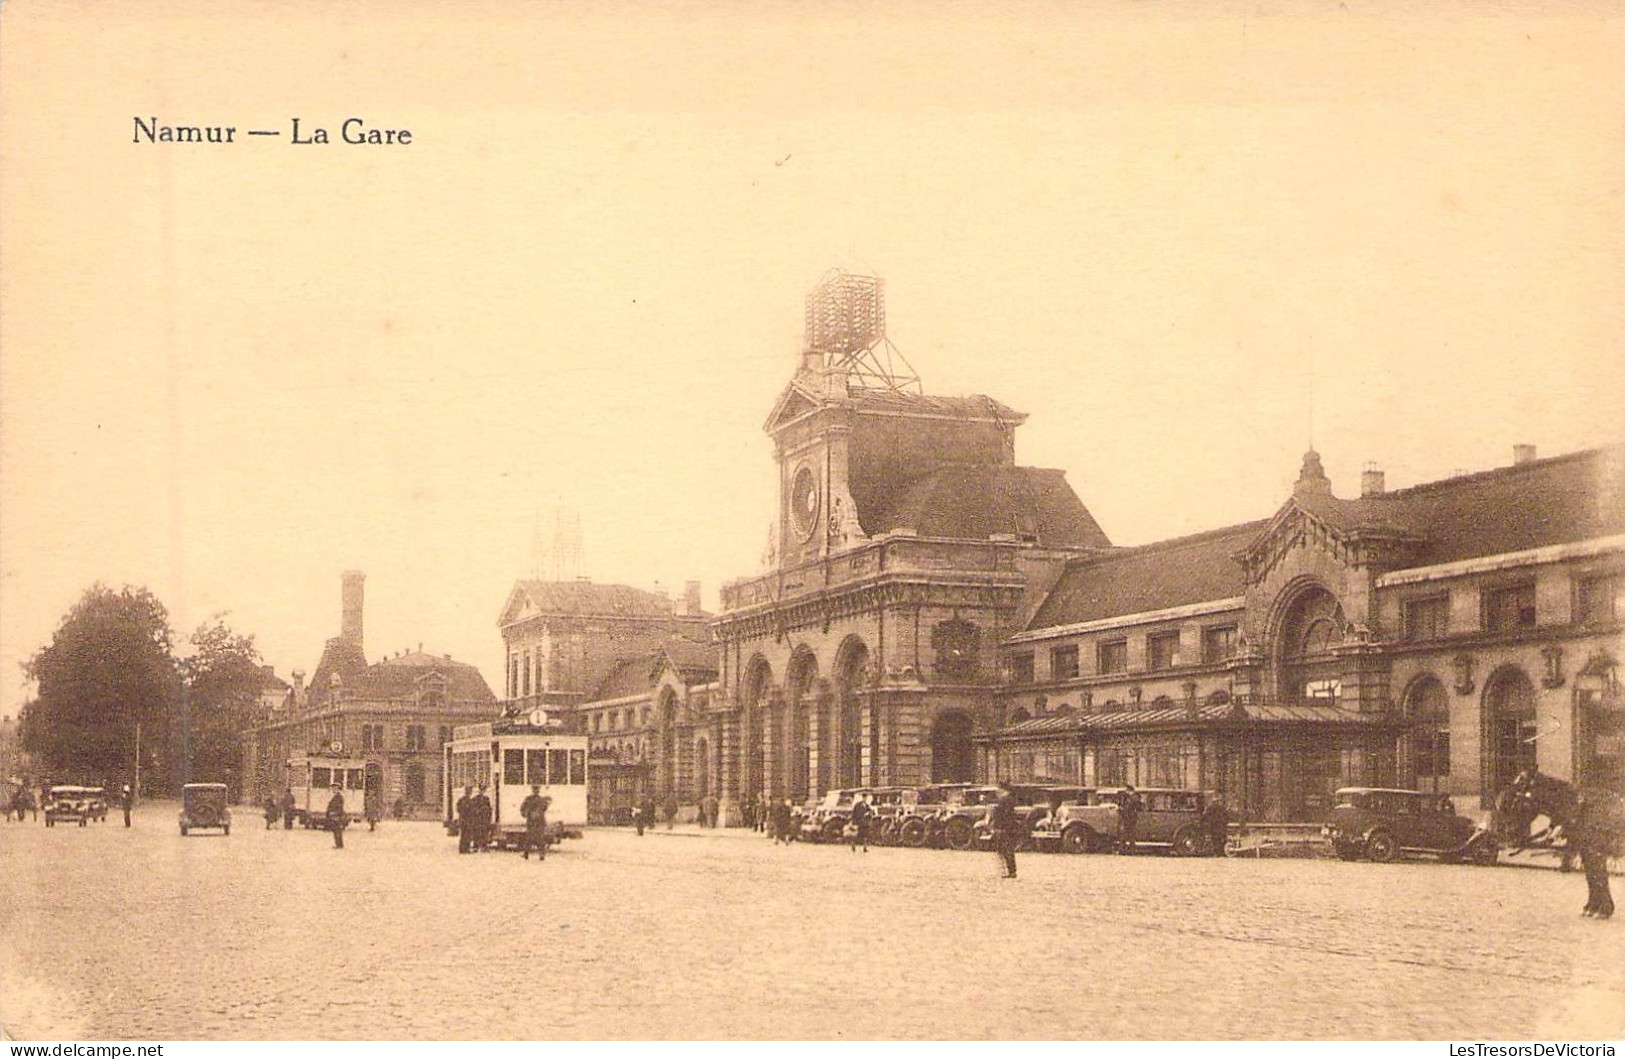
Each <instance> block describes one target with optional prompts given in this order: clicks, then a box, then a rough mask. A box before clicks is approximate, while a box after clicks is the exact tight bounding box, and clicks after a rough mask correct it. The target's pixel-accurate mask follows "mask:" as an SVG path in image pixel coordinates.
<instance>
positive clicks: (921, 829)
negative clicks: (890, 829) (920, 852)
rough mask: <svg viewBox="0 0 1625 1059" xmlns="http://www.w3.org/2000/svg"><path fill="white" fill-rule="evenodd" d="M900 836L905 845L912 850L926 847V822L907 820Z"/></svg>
mask: <svg viewBox="0 0 1625 1059" xmlns="http://www.w3.org/2000/svg"><path fill="white" fill-rule="evenodd" d="M899 836H900V837H901V838H902V840H903V845H905V846H908V847H909V848H911V849H919V848H920V847H921V846H923V845H925V837H926V836H925V821H924V820H918V819H916V820H905V821H904V822H903V827H902V830H901V831H900V832H899Z"/></svg>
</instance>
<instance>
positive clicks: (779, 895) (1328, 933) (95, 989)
mask: <svg viewBox="0 0 1625 1059" xmlns="http://www.w3.org/2000/svg"><path fill="white" fill-rule="evenodd" d="M173 821H174V815H173V808H172V807H170V806H167V805H163V804H161V803H160V804H154V805H152V806H149V807H144V808H143V809H142V810H141V811H139V812H138V814H137V820H136V825H137V826H136V827H135V828H134V829H132V830H129V831H126V830H124V829H123V828H122V827H120V826H119V824H118V821H117V817H116V816H115V817H114V818H113V819H111V820H109V821H108V822H107V823H106V824H92V825H91V826H89V827H87V828H84V829H79V828H72V827H64V828H55V829H51V830H46V829H45V828H44V827H43V826H41V825H37V824H14V823H6V824H0V1018H3V1019H4V1022H5V1028H6V1030H7V1032H9V1033H10V1034H11V1035H13V1036H15V1037H22V1038H39V1037H45V1038H118V1039H187V1038H307V1037H311V1038H414V1037H452V1038H508V1037H517V1038H532V1037H543V1038H545V1037H599V1036H610V1037H699V1036H720V1037H824V1036H846V1037H860V1038H868V1037H883V1038H893V1037H1007V1036H1008V1037H1083V1038H1103V1037H1106V1038H1115V1037H1129V1038H1134V1037H1189V1038H1237V1037H1288V1038H1299V1037H1311V1038H1321V1037H1334V1038H1335V1037H1395V1038H1416V1037H1422V1038H1451V1039H1467V1040H1471V1039H1486V1038H1488V1039H1500V1038H1528V1037H1543V1038H1548V1037H1557V1038H1577V1037H1597V1036H1602V1035H1612V1036H1617V1035H1619V1034H1620V1033H1621V1031H1622V1030H1625V920H1618V921H1614V922H1611V923H1597V922H1593V921H1590V920H1584V919H1581V918H1580V917H1579V916H1578V915H1577V914H1576V913H1577V912H1578V910H1579V907H1580V905H1581V904H1582V903H1583V901H1584V883H1583V882H1582V881H1581V879H1580V878H1579V877H1578V876H1576V875H1559V874H1558V873H1556V872H1551V871H1526V870H1516V869H1511V868H1474V867H1460V866H1445V865H1437V864H1399V865H1387V866H1382V865H1371V864H1344V863H1341V862H1337V861H1318V860H1264V861H1254V860H1228V861H1218V860H1188V861H1182V860H1173V859H1169V858H1165V857H1133V858H1127V857H1063V856H1058V855H1029V856H1024V857H1023V860H1022V868H1021V872H1022V877H1021V878H1020V879H1019V880H1017V881H1015V882H1006V881H1003V880H1001V879H1000V878H998V873H997V868H996V864H995V861H994V858H993V856H992V855H991V854H967V853H948V852H936V851H929V850H895V849H888V850H876V851H875V852H873V853H870V854H869V855H868V856H867V857H865V856H863V855H861V854H859V855H853V854H851V853H849V852H848V851H847V850H846V849H845V848H841V847H834V848H831V847H822V846H806V845H796V846H793V847H790V848H775V847H773V846H772V844H771V843H769V842H766V841H764V840H761V839H758V838H755V837H754V836H751V837H744V836H740V835H732V836H727V837H724V836H722V835H710V836H706V837H698V836H695V835H684V834H682V833H681V832H679V833H676V834H665V833H656V834H653V835H650V836H649V837H646V838H643V839H641V840H640V839H637V838H635V837H633V836H632V835H631V834H630V833H628V832H619V831H597V832H593V833H591V834H589V835H588V837H587V838H586V839H585V840H583V841H581V842H575V843H571V844H569V845H568V846H566V848H565V852H563V853H562V854H559V855H555V856H554V857H551V858H549V860H548V861H547V862H546V863H545V864H538V863H535V862H531V863H525V862H523V861H521V860H520V859H519V858H518V857H517V856H516V855H512V854H484V855H480V856H471V857H458V856H457V854H456V844H455V840H452V839H447V838H446V837H445V836H444V835H442V834H441V833H440V831H439V829H438V828H437V827H435V826H434V825H430V824H403V823H386V824H385V825H383V827H382V828H381V829H380V830H379V832H378V833H376V834H368V833H366V830H365V828H362V829H360V830H352V831H351V832H350V834H349V837H348V841H347V846H348V848H346V849H345V850H343V851H337V850H334V849H332V847H331V841H330V839H329V838H328V836H326V835H325V834H321V833H317V832H305V831H295V832H283V831H280V830H278V831H273V832H265V831H263V830H260V828H261V826H262V825H261V822H260V821H259V820H258V819H257V818H256V817H254V816H252V815H250V814H248V813H241V814H239V816H238V824H239V826H238V827H237V829H236V830H235V831H234V832H233V834H232V835H231V836H229V837H212V836H203V837H192V838H187V839H182V838H181V837H180V836H179V835H178V834H177V833H176V829H175V826H174V823H173ZM1615 886H1616V889H1620V888H1621V885H1620V881H1619V880H1616V881H1615Z"/></svg>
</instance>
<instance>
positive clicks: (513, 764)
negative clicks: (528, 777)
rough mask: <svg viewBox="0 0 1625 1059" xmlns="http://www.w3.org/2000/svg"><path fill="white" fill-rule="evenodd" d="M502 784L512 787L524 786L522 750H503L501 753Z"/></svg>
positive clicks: (523, 754) (523, 753) (523, 755)
mask: <svg viewBox="0 0 1625 1059" xmlns="http://www.w3.org/2000/svg"><path fill="white" fill-rule="evenodd" d="M502 782H503V783H506V784H508V785H510V786H513V787H519V786H523V785H524V782H525V752H524V751H523V750H504V751H503V752H502Z"/></svg>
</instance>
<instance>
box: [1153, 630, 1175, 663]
mask: <svg viewBox="0 0 1625 1059" xmlns="http://www.w3.org/2000/svg"><path fill="white" fill-rule="evenodd" d="M1145 664H1146V668H1147V669H1151V670H1158V669H1172V668H1173V667H1174V666H1176V665H1178V664H1179V634H1178V633H1177V632H1159V633H1156V634H1154V635H1152V636H1149V637H1147V638H1146V641H1145Z"/></svg>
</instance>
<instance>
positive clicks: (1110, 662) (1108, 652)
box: [1097, 640, 1128, 673]
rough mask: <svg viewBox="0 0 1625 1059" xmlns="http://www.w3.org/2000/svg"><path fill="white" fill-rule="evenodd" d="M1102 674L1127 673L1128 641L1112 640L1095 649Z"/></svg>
mask: <svg viewBox="0 0 1625 1059" xmlns="http://www.w3.org/2000/svg"><path fill="white" fill-rule="evenodd" d="M1097 652H1098V654H1099V661H1100V672H1102V673H1127V672H1128V641H1127V640H1113V641H1112V642H1111V643H1103V644H1101V645H1100V646H1099V648H1097Z"/></svg>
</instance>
